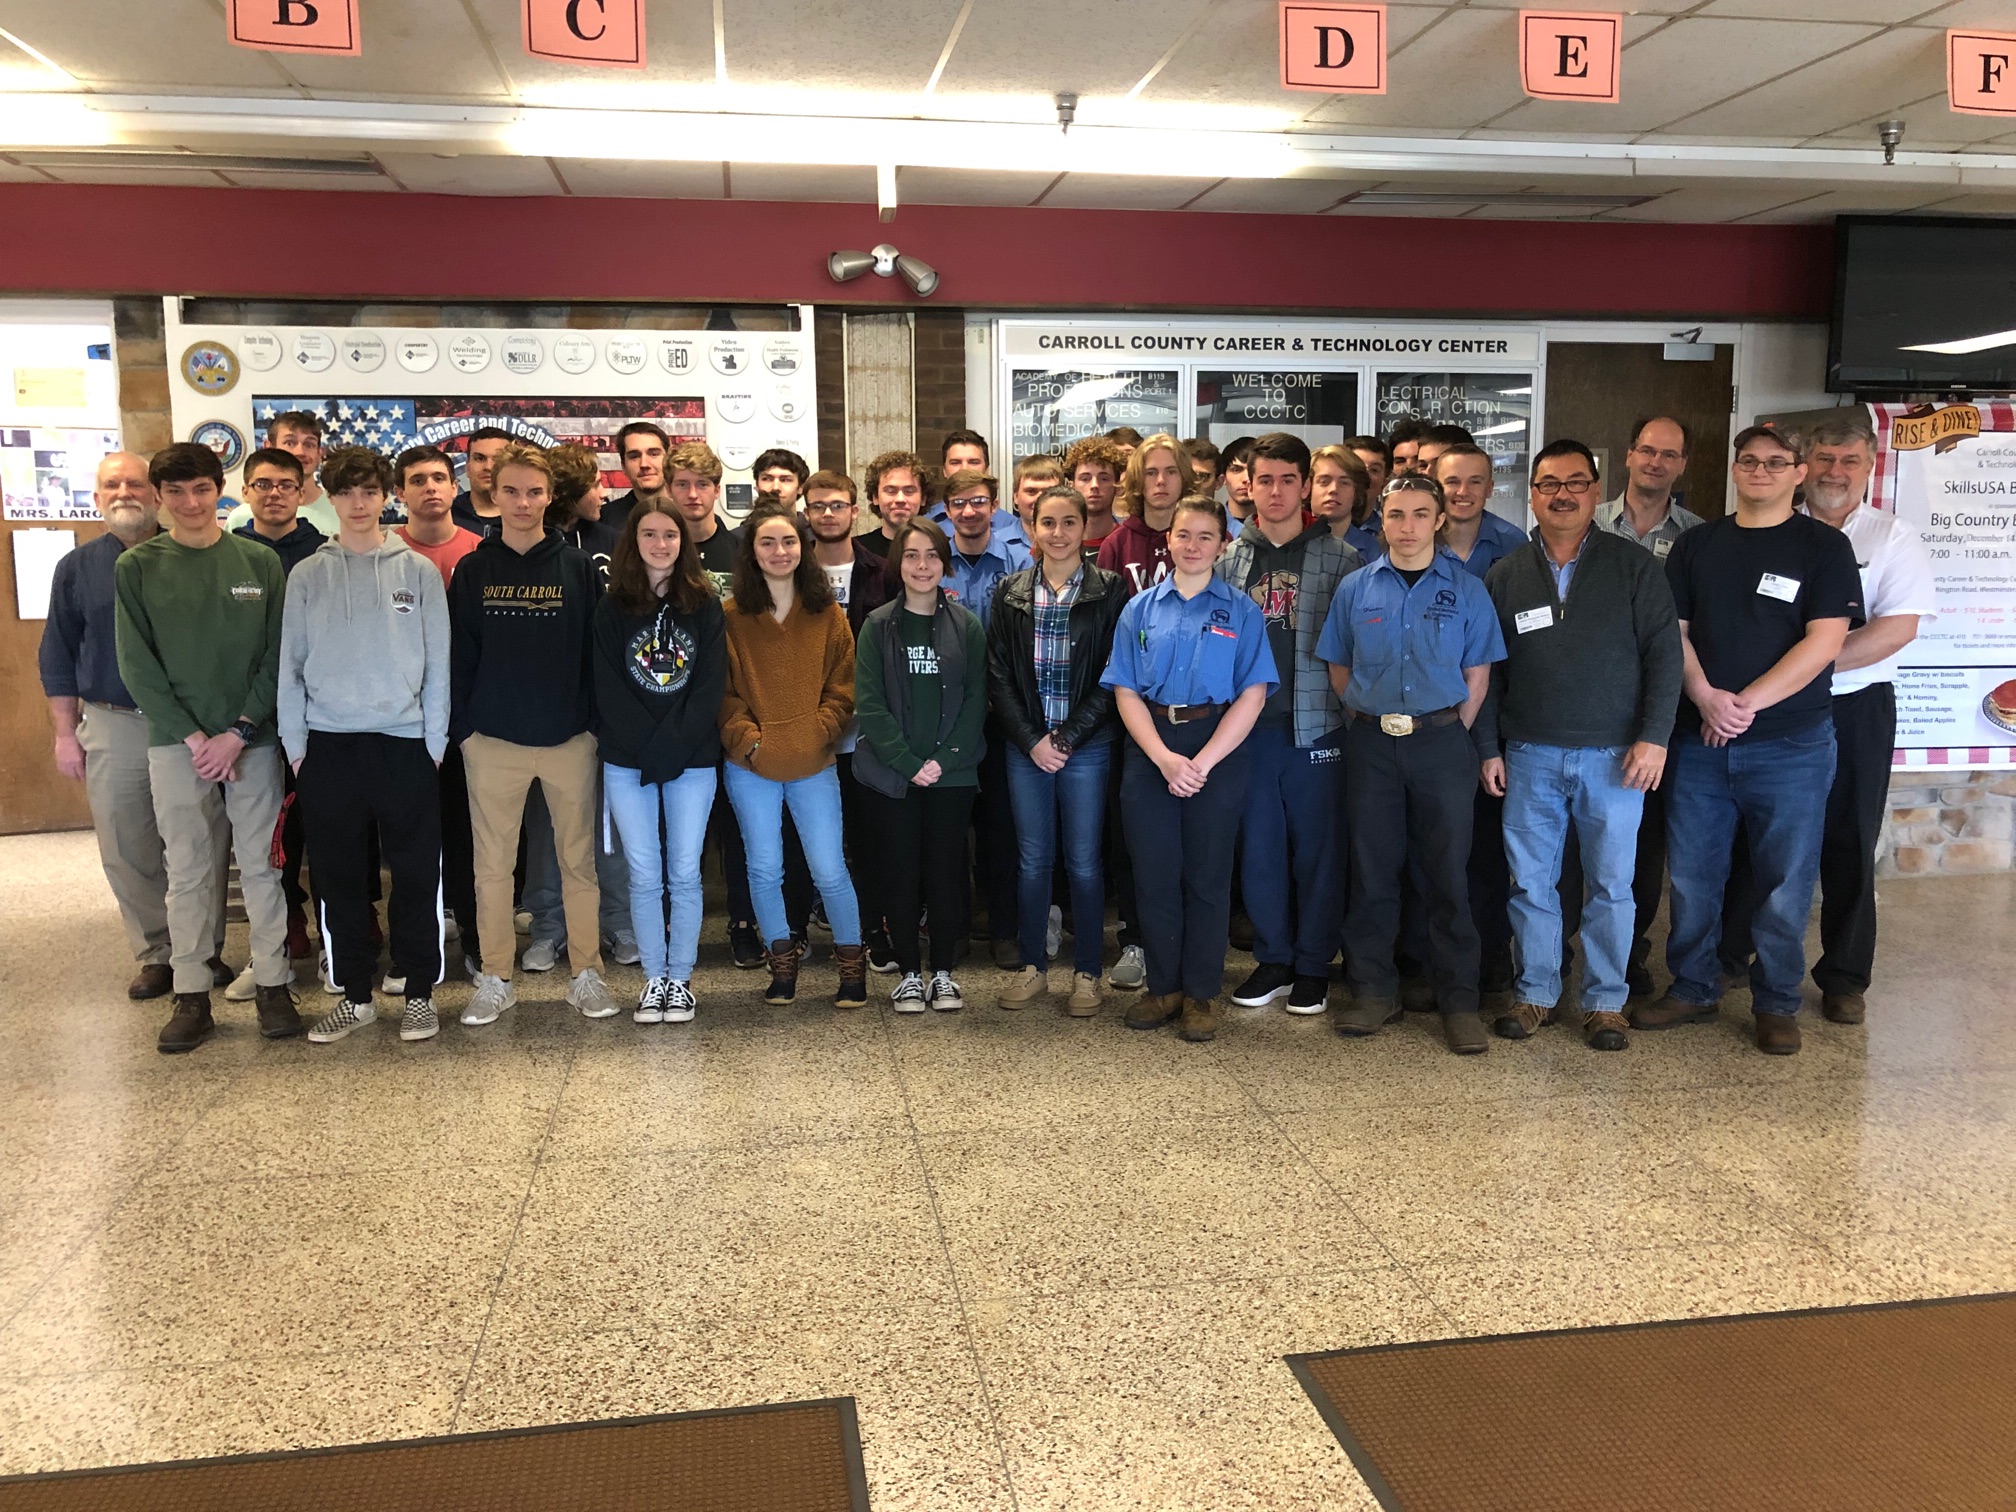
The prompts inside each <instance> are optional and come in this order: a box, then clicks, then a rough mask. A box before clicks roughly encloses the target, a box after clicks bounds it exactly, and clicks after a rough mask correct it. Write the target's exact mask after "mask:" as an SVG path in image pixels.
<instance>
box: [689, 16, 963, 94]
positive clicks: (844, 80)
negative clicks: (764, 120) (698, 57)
mask: <svg viewBox="0 0 2016 1512" xmlns="http://www.w3.org/2000/svg"><path fill="white" fill-rule="evenodd" d="M722 4H723V7H724V10H723V16H724V30H725V33H726V36H727V39H728V79H729V82H730V83H732V84H735V85H738V86H749V87H755V88H761V87H764V86H768V85H786V84H788V85H791V86H793V87H795V88H800V89H849V90H867V91H873V92H878V93H879V92H886V93H893V94H911V93H916V92H917V91H919V90H922V89H923V87H924V85H925V82H926V81H927V80H929V79H930V77H931V70H932V68H934V67H935V66H936V65H937V62H938V54H939V53H940V52H941V51H942V50H943V49H944V46H945V39H946V38H947V37H948V36H950V35H951V33H952V23H953V22H954V21H956V20H957V19H958V18H959V7H960V4H961V0H876V3H875V4H874V5H872V6H863V5H850V4H847V3H845V0H722Z"/></svg>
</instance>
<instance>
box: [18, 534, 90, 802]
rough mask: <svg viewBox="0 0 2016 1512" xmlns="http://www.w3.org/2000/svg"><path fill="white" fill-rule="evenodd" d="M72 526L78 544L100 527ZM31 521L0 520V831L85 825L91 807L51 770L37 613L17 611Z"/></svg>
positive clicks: (80, 791)
mask: <svg viewBox="0 0 2016 1512" xmlns="http://www.w3.org/2000/svg"><path fill="white" fill-rule="evenodd" d="M60 523H61V528H63V529H65V530H75V531H76V532H77V544H78V545H79V546H82V545H83V544H84V543H85V542H86V541H89V540H91V539H93V538H94V537H96V536H100V535H103V534H104V533H105V527H104V526H103V525H101V524H98V523H96V522H95V521H94V522H92V523H89V524H86V523H85V522H84V521H82V520H66V521H62V522H60ZM28 528H31V527H30V526H28V525H22V524H15V523H14V522H12V521H8V522H5V523H4V524H0V531H4V532H5V534H6V536H7V541H6V548H7V582H6V589H5V592H6V600H7V601H6V603H5V604H4V605H0V835H19V834H26V833H30V832H33V831H37V830H66V829H88V828H90V825H91V807H90V805H89V804H88V803H86V802H85V801H84V784H83V783H81V782H72V781H71V780H70V779H69V778H68V777H65V776H64V775H63V774H62V773H60V772H58V771H57V770H56V762H55V758H54V757H53V756H52V755H51V752H50V741H51V739H52V738H53V737H54V735H55V730H54V728H53V727H52V726H51V725H50V723H49V702H48V700H47V699H46V698H44V697H43V696H42V678H41V674H40V672H39V671H38V669H37V667H36V662H35V655H36V652H37V650H38V649H39V648H40V646H41V644H42V626H43V624H44V623H45V621H43V620H24V619H22V618H21V617H20V610H19V600H18V598H17V597H16V593H15V585H14V541H13V536H14V532H15V531H17V530H23V529H28Z"/></svg>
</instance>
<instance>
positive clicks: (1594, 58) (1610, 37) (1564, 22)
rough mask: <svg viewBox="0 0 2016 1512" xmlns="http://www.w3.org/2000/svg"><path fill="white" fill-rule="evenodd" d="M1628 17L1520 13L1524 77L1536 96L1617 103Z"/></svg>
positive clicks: (1520, 68)
mask: <svg viewBox="0 0 2016 1512" xmlns="http://www.w3.org/2000/svg"><path fill="white" fill-rule="evenodd" d="M1623 51H1624V18H1623V17H1622V16H1617V15H1608V14H1594V13H1591V12H1589V11H1534V10H1522V11H1521V12H1519V81H1520V82H1521V83H1522V84H1524V85H1525V86H1526V93H1528V94H1529V95H1531V96H1533V98H1534V99H1536V100H1588V101H1593V102H1595V103H1597V104H1601V105H1615V104H1616V103H1617V100H1618V97H1619V92H1620V91H1619V85H1620V80H1621V75H1622V71H1623V61H1622V60H1623Z"/></svg>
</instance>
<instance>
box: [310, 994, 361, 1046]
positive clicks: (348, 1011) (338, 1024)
mask: <svg viewBox="0 0 2016 1512" xmlns="http://www.w3.org/2000/svg"><path fill="white" fill-rule="evenodd" d="M377 1017H378V1010H377V1009H376V1008H373V1007H372V1006H371V1005H370V1004H369V1003H353V1002H351V1001H350V999H348V998H344V999H343V1001H341V1002H340V1003H338V1004H337V1005H336V1006H335V1007H334V1008H332V1009H330V1011H329V1012H327V1013H325V1014H323V1015H322V1017H321V1018H319V1019H317V1020H316V1021H315V1027H314V1028H312V1029H310V1030H309V1031H308V1043H309V1044H311V1045H333V1044H335V1043H336V1041H337V1040H339V1039H341V1038H343V1036H344V1035H346V1034H348V1033H349V1032H350V1031H351V1030H352V1029H360V1028H362V1027H363V1026H364V1025H366V1024H368V1023H371V1022H373V1021H374V1020H375V1019H376V1018H377Z"/></svg>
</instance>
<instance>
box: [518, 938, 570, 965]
mask: <svg viewBox="0 0 2016 1512" xmlns="http://www.w3.org/2000/svg"><path fill="white" fill-rule="evenodd" d="M559 962H560V945H559V942H558V941H556V940H534V941H533V942H532V943H531V944H530V945H527V946H526V947H525V953H524V954H523V955H521V956H520V957H519V958H518V965H519V967H520V968H521V969H522V970H525V971H551V970H552V969H553V968H554V967H555V966H556V965H558V964H559Z"/></svg>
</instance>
